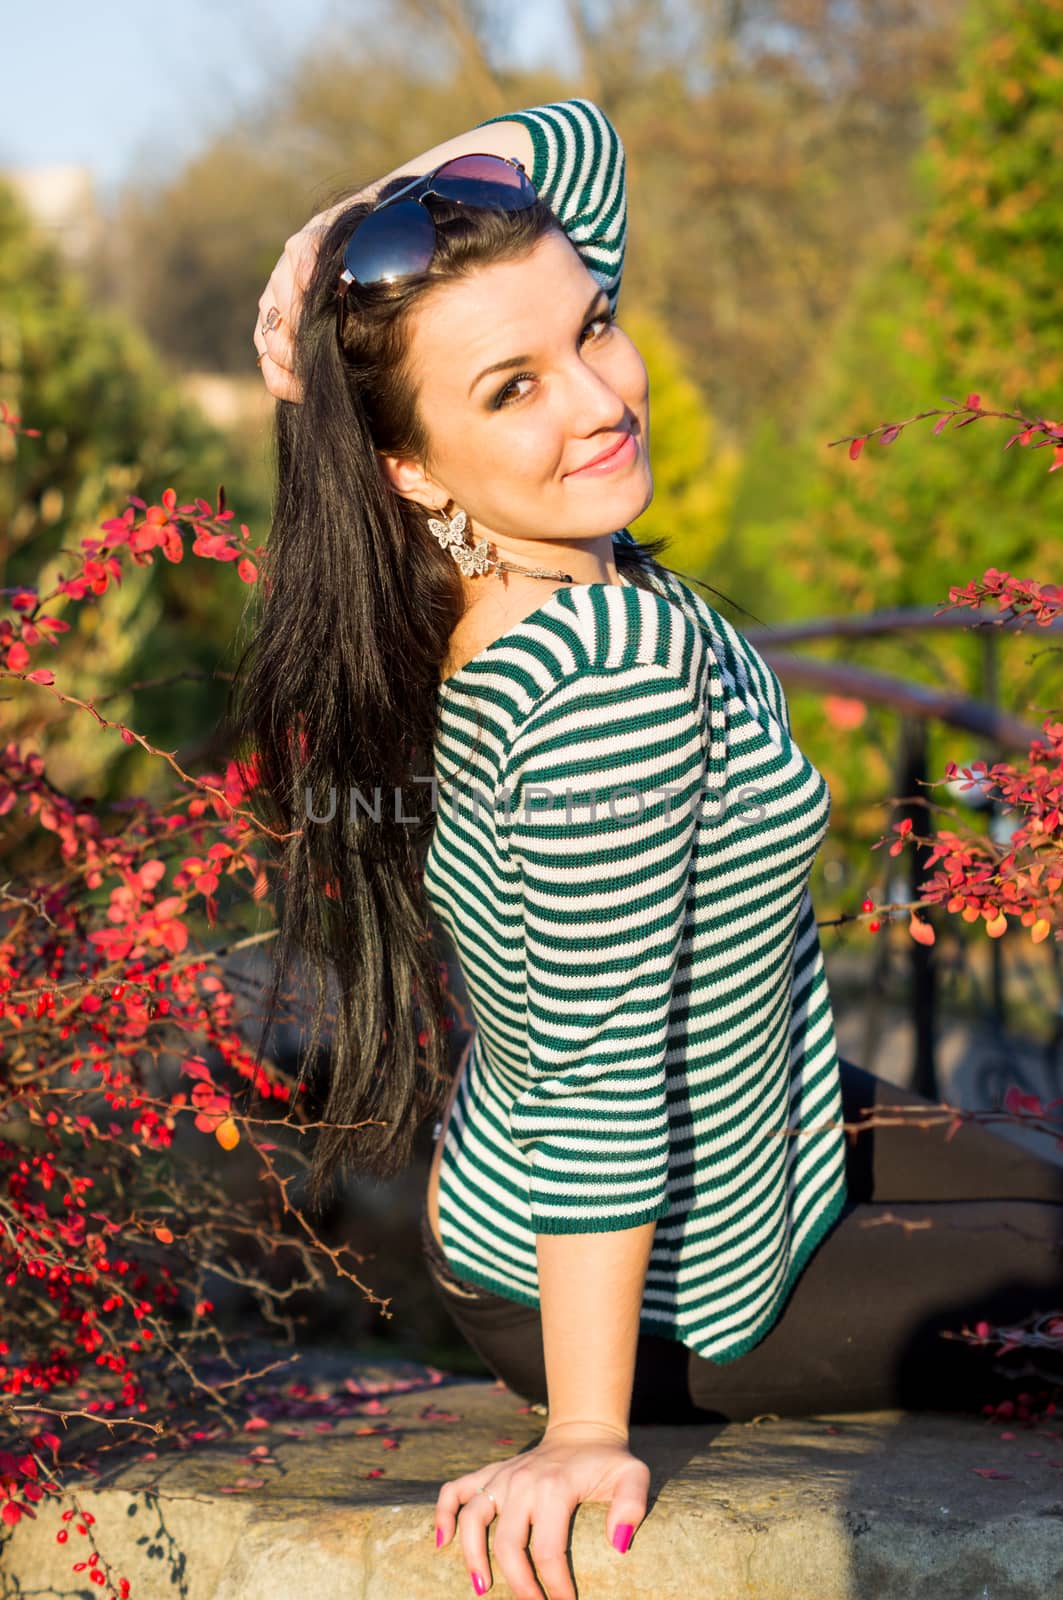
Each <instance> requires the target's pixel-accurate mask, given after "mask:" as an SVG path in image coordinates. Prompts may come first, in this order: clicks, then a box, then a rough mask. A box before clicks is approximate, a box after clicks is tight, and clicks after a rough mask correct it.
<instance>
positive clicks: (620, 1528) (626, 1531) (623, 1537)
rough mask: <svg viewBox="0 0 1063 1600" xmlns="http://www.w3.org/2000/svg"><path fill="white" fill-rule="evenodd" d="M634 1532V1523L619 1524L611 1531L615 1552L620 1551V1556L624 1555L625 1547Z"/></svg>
mask: <svg viewBox="0 0 1063 1600" xmlns="http://www.w3.org/2000/svg"><path fill="white" fill-rule="evenodd" d="M634 1531H635V1526H634V1523H631V1522H620V1523H618V1524H617V1526H616V1527H615V1528H614V1529H613V1545H614V1547H615V1548H616V1549H617V1550H619V1551H620V1554H621V1555H624V1554H626V1552H627V1547H628V1545H629V1544H630V1543H631V1535H632V1534H633V1533H634Z"/></svg>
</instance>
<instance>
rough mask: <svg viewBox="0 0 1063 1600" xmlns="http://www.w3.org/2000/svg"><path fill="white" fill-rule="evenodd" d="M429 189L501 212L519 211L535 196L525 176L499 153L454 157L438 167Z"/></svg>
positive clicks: (464, 202) (466, 202)
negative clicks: (497, 154) (494, 154)
mask: <svg viewBox="0 0 1063 1600" xmlns="http://www.w3.org/2000/svg"><path fill="white" fill-rule="evenodd" d="M432 188H433V190H434V191H435V192H436V193H437V194H440V195H442V196H443V198H444V199H446V200H460V201H461V203H462V204H463V205H467V206H490V207H492V208H494V209H495V210H501V211H523V210H524V209H525V207H526V206H530V205H531V204H532V203H533V202H534V201H535V199H536V198H537V196H536V193H535V190H534V188H533V187H532V183H531V180H530V179H529V178H528V176H527V175H526V174H525V173H523V172H518V171H517V169H516V167H512V166H510V164H509V162H508V161H503V160H502V159H501V158H500V157H499V156H487V155H481V156H456V157H455V158H454V160H453V161H447V162H446V163H445V164H444V165H443V166H441V167H440V169H439V171H438V172H437V173H436V175H435V177H434V178H433V179H432Z"/></svg>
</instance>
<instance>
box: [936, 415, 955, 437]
mask: <svg viewBox="0 0 1063 1600" xmlns="http://www.w3.org/2000/svg"><path fill="white" fill-rule="evenodd" d="M951 415H952V413H951V411H950V412H949V413H948V415H947V416H944V417H939V418H938V420H937V421H936V422H935V423H934V428H933V431H934V433H943V432H944V430H945V429H946V428H947V427H948V425H949V417H951Z"/></svg>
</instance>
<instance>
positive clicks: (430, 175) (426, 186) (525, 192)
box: [336, 150, 538, 334]
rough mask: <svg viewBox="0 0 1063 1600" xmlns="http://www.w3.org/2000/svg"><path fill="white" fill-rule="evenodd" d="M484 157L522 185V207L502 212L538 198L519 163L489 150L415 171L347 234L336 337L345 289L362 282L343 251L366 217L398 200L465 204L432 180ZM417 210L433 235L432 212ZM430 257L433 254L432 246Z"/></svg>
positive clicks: (382, 279)
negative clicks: (460, 164) (460, 163)
mask: <svg viewBox="0 0 1063 1600" xmlns="http://www.w3.org/2000/svg"><path fill="white" fill-rule="evenodd" d="M485 158H486V159H488V160H491V161H497V162H500V163H502V164H504V165H505V166H507V167H512V168H514V169H515V170H516V171H517V172H519V173H520V175H521V177H522V178H523V179H524V186H523V187H520V188H516V189H514V191H513V192H514V193H515V194H519V195H521V196H525V197H526V198H524V200H523V204H521V205H519V206H507V207H505V208H504V209H506V210H509V211H524V210H526V209H527V207H528V206H530V205H534V203H535V201H536V200H537V199H538V193H537V191H536V189H535V187H534V185H533V184H532V181H531V179H530V178H529V177H528V173H527V169H526V167H525V165H524V163H523V161H517V160H516V159H515V158H514V157H512V156H500V155H496V154H495V153H494V151H491V150H478V151H476V150H470V151H468V152H466V154H465V155H461V156H451V157H449V159H448V160H446V161H442V162H440V164H439V166H438V167H433V169H432V171H431V172H419V173H416V174H415V175H414V176H413V177H412V178H411V179H410V181H409V183H405V184H403V186H402V188H401V189H397V190H396V191H395V193H394V194H389V195H388V197H387V199H386V200H382V201H381V202H380V204H379V205H376V206H374V207H373V209H372V211H370V212H368V213H367V214H366V216H364V217H362V218H361V220H360V221H359V222H358V223H357V224H356V226H355V228H354V230H353V232H352V233H351V237H350V239H348V240H347V243H346V245H345V247H344V252H343V271H342V272H341V273H340V281H339V285H338V287H337V289H336V331H337V334H338V333H339V329H340V324H341V322H342V319H343V310H344V300H345V297H346V294H347V290H348V288H349V287H350V285H351V284H352V283H361V282H362V280H361V279H359V278H356V277H355V276H354V274H353V273H352V272H351V270H350V268H349V267H348V266H347V251H348V250H349V249H350V247H351V242H352V240H353V239H354V238H355V237H356V236H357V233H358V229H359V228H360V227H361V226H362V224H363V223H365V222H368V221H369V218H370V217H374V216H376V215H378V213H380V212H381V211H386V210H387V209H388V207H389V206H391V205H394V204H395V203H396V202H398V201H402V200H406V201H407V203H408V202H409V201H415V202H416V203H417V204H418V205H420V204H421V201H422V200H425V199H427V198H428V196H429V195H435V197H436V198H437V199H440V200H450V202H451V204H453V205H464V204H467V203H468V202H466V201H462V200H458V199H455V198H454V197H453V196H452V195H447V194H441V193H439V191H438V190H436V189H433V187H432V185H433V183H434V182H435V180H436V179H437V178H438V177H439V174H440V173H441V172H445V171H446V169H447V167H450V166H453V165H454V164H455V163H456V162H458V161H468V160H484V159H485ZM500 187H501V186H500ZM411 190H412V191H415V192H413V193H411ZM421 209H422V211H423V212H424V215H425V216H426V217H427V218H428V221H429V223H430V224H431V227H432V230H433V233H434V231H435V220H434V218H433V216H432V213H431V212H430V211H429V210H428V207H427V206H422V207H421ZM433 254H434V246H433ZM431 259H432V257H431V255H429V257H428V261H431ZM428 261H426V262H425V266H427V265H428ZM414 270H421V271H423V268H420V269H414ZM396 276H410V274H409V273H405V274H398V275H396ZM366 281H367V282H368V283H369V284H375V283H387V282H394V281H395V277H391V278H386V277H379V278H370V279H368V280H366Z"/></svg>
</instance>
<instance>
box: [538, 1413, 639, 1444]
mask: <svg viewBox="0 0 1063 1600" xmlns="http://www.w3.org/2000/svg"><path fill="white" fill-rule="evenodd" d="M603 1435H605V1436H608V1437H611V1438H614V1439H616V1441H617V1443H618V1444H624V1445H626V1444H627V1443H628V1440H629V1434H628V1429H627V1424H626V1423H619V1422H615V1421H603V1420H602V1419H601V1418H599V1417H561V1418H558V1419H556V1420H555V1419H554V1418H553V1417H548V1418H547V1423H546V1429H545V1431H544V1433H543V1438H544V1439H552V1438H555V1437H557V1438H567V1439H573V1440H577V1439H580V1438H592V1437H593V1438H601V1437H602V1436H603Z"/></svg>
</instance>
